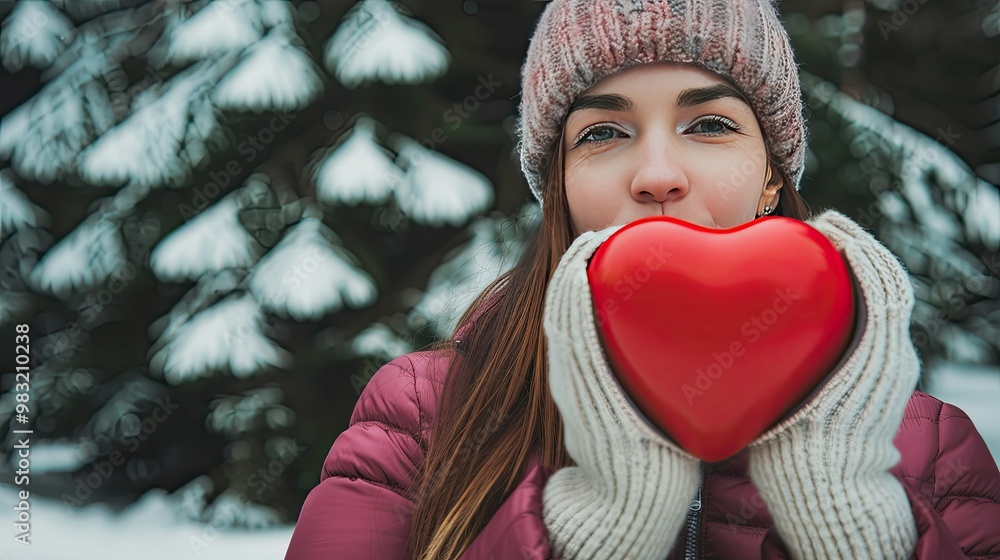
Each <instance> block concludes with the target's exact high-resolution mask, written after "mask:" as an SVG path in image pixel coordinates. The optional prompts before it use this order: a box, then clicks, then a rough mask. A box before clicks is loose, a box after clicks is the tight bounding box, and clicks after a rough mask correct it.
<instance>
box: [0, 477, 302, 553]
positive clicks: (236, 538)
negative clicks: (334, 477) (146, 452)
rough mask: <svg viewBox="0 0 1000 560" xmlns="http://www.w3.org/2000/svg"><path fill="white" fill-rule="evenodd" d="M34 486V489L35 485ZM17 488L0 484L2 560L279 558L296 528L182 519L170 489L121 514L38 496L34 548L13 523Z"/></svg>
mask: <svg viewBox="0 0 1000 560" xmlns="http://www.w3.org/2000/svg"><path fill="white" fill-rule="evenodd" d="M29 489H30V487H29ZM15 491H16V489H15V488H14V487H12V486H8V485H0V511H2V512H4V513H3V515H2V519H3V527H4V530H3V534H2V537H0V538H2V539H3V541H0V542H2V543H3V544H0V551H2V552H0V559H2V560H139V559H142V560H186V559H195V560H255V559H261V560H265V559H266V560H274V559H278V560H280V559H281V558H283V557H284V555H285V549H286V548H288V541H289V539H290V538H291V536H292V527H291V526H283V527H278V528H274V529H256V530H253V531H245V530H237V529H219V530H216V529H215V528H214V527H212V526H211V525H206V524H199V523H194V522H192V521H188V520H183V519H178V517H177V514H176V511H177V506H176V505H174V504H173V503H172V502H171V500H170V499H169V498H167V497H166V494H165V492H162V491H153V492H148V493H147V494H146V495H145V496H144V497H143V498H142V499H141V500H140V501H139V502H137V503H135V504H133V505H132V506H130V507H129V508H127V509H126V510H124V511H123V512H122V513H121V514H120V515H119V514H115V513H113V512H111V511H110V510H108V509H107V508H105V507H104V506H101V505H89V506H85V507H83V508H73V509H69V508H68V507H67V506H64V505H63V504H62V502H60V501H58V500H52V499H46V498H36V497H32V498H31V502H30V507H31V509H30V515H31V519H30V523H31V536H30V542H31V544H30V545H29V546H24V545H21V544H18V543H15V542H14V536H15V533H16V531H15V530H14V528H13V527H12V526H11V525H10V523H11V519H12V517H13V515H12V514H13V511H14V510H13V509H12V508H13V507H14V505H15V503H16V493H15Z"/></svg>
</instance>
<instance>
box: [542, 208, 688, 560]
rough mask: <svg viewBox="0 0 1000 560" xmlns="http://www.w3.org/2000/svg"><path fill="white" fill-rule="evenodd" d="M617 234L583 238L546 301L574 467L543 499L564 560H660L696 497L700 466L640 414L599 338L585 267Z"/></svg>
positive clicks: (554, 480) (556, 394)
mask: <svg viewBox="0 0 1000 560" xmlns="http://www.w3.org/2000/svg"><path fill="white" fill-rule="evenodd" d="M620 227H621V226H612V227H610V228H607V229H604V230H602V231H599V232H587V233H584V234H583V235H581V236H580V237H578V238H577V239H576V240H575V241H574V242H573V244H572V246H571V247H570V248H569V250H568V251H567V252H566V254H565V255H563V257H562V260H561V261H560V263H559V266H558V267H557V268H556V271H555V272H554V274H553V277H552V280H551V283H550V284H549V287H548V290H547V292H546V301H545V318H544V328H545V335H546V339H547V341H548V357H549V389H550V391H551V392H552V398H553V400H554V401H555V404H556V406H557V407H558V408H559V412H560V413H561V414H562V419H563V424H564V436H565V442H566V449H567V451H568V453H569V455H570V456H571V457H572V458H573V460H574V461H575V462H576V465H575V466H569V467H564V468H562V469H559V470H558V471H556V472H555V473H553V474H552V476H551V477H550V478H549V480H548V482H547V483H546V485H545V488H544V491H543V495H542V503H543V507H542V511H543V518H544V521H545V527H546V528H547V529H548V532H549V538H550V541H551V543H552V546H553V549H554V551H555V553H556V555H557V556H558V557H560V558H567V559H573V560H577V559H584V558H588V559H589V558H593V559H600V560H614V559H618V558H628V559H630V560H645V559H650V560H662V559H663V558H666V556H667V554H668V553H669V552H670V549H671V547H672V546H673V543H674V540H675V539H676V538H677V535H678V533H679V532H680V529H681V525H682V524H683V522H684V516H685V513H686V512H687V507H688V504H689V502H690V501H691V500H692V499H693V498H694V496H695V494H696V493H697V490H698V479H699V462H698V459H697V458H695V457H692V456H691V455H689V454H687V453H685V452H684V451H683V450H681V449H680V448H679V447H677V446H676V445H675V444H673V443H671V442H670V441H669V440H667V439H666V438H665V437H664V436H663V435H662V434H661V433H660V432H659V431H658V430H657V429H656V428H654V427H652V426H651V425H650V424H648V423H647V421H646V420H645V419H644V418H643V417H642V416H641V414H640V413H639V412H637V411H636V410H635V409H634V408H633V406H632V404H631V403H630V402H629V400H628V398H627V397H626V396H625V393H624V392H623V389H622V387H621V386H620V385H619V383H618V380H617V379H616V378H615V377H614V374H613V373H612V371H611V369H610V367H609V365H608V363H607V361H606V358H605V355H604V350H603V347H602V346H601V342H600V339H599V336H598V333H597V330H596V326H595V318H594V305H593V300H592V297H591V292H590V285H589V283H588V281H587V260H588V259H589V258H590V256H591V255H593V253H594V251H595V250H596V249H597V247H598V246H599V245H600V244H601V243H603V242H604V241H605V240H606V239H607V238H608V237H609V236H610V235H611V234H612V233H614V232H615V231H616V230H617V229H619V228H620Z"/></svg>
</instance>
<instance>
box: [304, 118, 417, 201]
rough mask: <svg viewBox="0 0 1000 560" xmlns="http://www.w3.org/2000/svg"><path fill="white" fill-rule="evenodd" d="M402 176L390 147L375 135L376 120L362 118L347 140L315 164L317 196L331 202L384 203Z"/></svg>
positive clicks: (321, 199)
mask: <svg viewBox="0 0 1000 560" xmlns="http://www.w3.org/2000/svg"><path fill="white" fill-rule="evenodd" d="M401 178H402V171H401V170H400V169H399V168H398V167H396V164H395V162H393V160H392V157H391V154H390V152H389V150H387V149H386V148H384V147H382V146H381V145H380V144H379V143H378V140H377V139H376V137H375V120H374V119H372V118H371V117H361V118H359V119H358V121H357V123H356V124H355V125H354V128H353V129H352V130H351V132H350V133H349V135H348V137H347V139H346V140H344V141H343V143H341V144H340V145H339V146H337V147H336V148H334V149H332V150H330V151H329V152H328V153H327V154H326V155H325V156H323V159H322V160H321V161H320V163H319V164H318V165H317V166H316V172H315V173H314V175H313V181H314V182H315V183H316V198H317V199H319V200H320V201H322V202H326V203H328V204H347V205H350V206H356V205H358V204H359V203H366V204H382V203H384V202H386V201H387V200H388V199H389V197H390V196H392V192H393V189H394V188H395V186H396V184H397V183H398V182H399V180H400V179H401Z"/></svg>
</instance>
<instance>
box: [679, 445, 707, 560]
mask: <svg viewBox="0 0 1000 560" xmlns="http://www.w3.org/2000/svg"><path fill="white" fill-rule="evenodd" d="M704 485H705V469H704V465H702V464H699V474H698V497H697V498H695V499H694V500H692V501H691V505H689V506H688V515H687V533H686V536H685V540H684V560H696V559H697V558H698V518H699V517H700V514H701V491H702V487H703V486H704Z"/></svg>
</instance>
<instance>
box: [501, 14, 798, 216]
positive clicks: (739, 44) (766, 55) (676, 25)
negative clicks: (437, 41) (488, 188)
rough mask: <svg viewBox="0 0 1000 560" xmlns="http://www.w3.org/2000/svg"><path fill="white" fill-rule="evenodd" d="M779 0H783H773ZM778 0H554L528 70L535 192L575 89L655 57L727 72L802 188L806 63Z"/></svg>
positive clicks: (524, 152) (528, 135)
mask: <svg viewBox="0 0 1000 560" xmlns="http://www.w3.org/2000/svg"><path fill="white" fill-rule="evenodd" d="M773 1H775V2H777V0H773ZM771 2H772V0H723V1H711V0H553V1H552V2H551V3H550V4H549V5H548V6H546V8H545V11H544V12H543V13H542V15H541V17H540V18H539V21H538V25H537V27H536V28H535V32H534V35H533V36H532V38H531V44H530V46H529V47H528V55H527V59H526V60H525V63H524V66H523V68H522V69H521V103H520V115H521V117H520V121H519V122H518V126H517V129H518V137H519V143H518V148H519V150H520V155H521V169H522V171H523V172H524V175H525V177H526V178H527V180H528V186H529V187H531V192H532V193H533V194H534V195H535V198H537V199H538V201H539V203H541V202H542V191H543V188H544V184H543V183H544V179H543V177H544V173H545V170H546V168H547V166H548V163H549V161H550V157H551V152H552V150H553V149H554V148H555V141H556V140H557V139H558V137H559V135H560V134H561V133H562V128H561V126H562V122H563V119H564V118H565V117H566V113H567V111H568V110H569V106H570V104H571V103H572V102H573V100H574V99H576V97H577V96H578V95H579V94H580V93H582V92H583V91H585V90H587V89H588V88H590V87H591V86H593V85H594V84H596V83H597V82H598V81H600V80H601V79H603V78H605V77H607V76H610V75H611V74H614V73H615V72H617V71H619V70H624V69H626V68H629V67H632V66H638V65H641V64H647V63H651V62H674V63H681V64H692V65H695V66H698V67H701V68H703V69H706V70H710V71H712V72H715V73H716V74H719V75H721V76H723V77H725V78H728V79H729V80H730V81H731V82H732V83H733V84H734V85H735V86H736V87H737V88H738V89H740V90H741V91H742V93H743V94H744V95H745V96H746V97H747V99H748V100H749V101H750V105H751V107H752V108H753V110H754V113H755V114H756V115H757V119H758V121H759V122H760V126H761V129H762V131H763V134H764V142H765V144H766V145H767V146H768V149H769V151H770V152H771V154H772V156H773V157H774V159H775V161H776V162H777V163H778V164H779V165H780V166H781V168H782V170H783V171H784V172H785V174H786V175H787V176H788V178H789V179H790V180H791V181H792V182H793V183H794V186H795V188H796V190H797V189H798V188H799V180H800V179H801V177H802V168H803V164H804V162H805V144H806V125H805V117H804V114H803V110H804V108H803V104H802V94H801V89H800V85H799V77H798V67H797V66H796V64H795V58H794V55H793V53H792V48H791V44H790V43H789V39H788V34H787V33H786V32H785V29H784V27H783V26H782V24H781V21H780V19H779V16H778V13H777V11H776V9H775V7H774V6H773V5H772V4H771Z"/></svg>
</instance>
